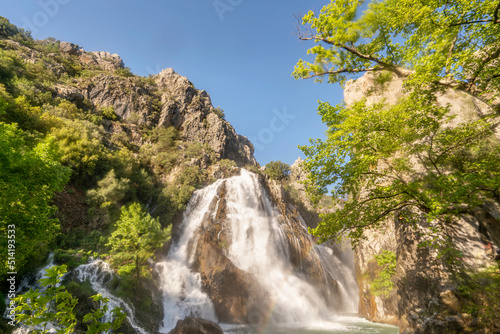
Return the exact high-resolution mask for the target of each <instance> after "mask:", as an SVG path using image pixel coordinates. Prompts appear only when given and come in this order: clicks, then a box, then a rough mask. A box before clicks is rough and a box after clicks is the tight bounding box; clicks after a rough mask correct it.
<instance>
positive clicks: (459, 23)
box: [448, 19, 498, 28]
mask: <svg viewBox="0 0 500 334" xmlns="http://www.w3.org/2000/svg"><path fill="white" fill-rule="evenodd" d="M486 22H493V23H498V22H495V21H494V20H491V19H490V20H476V21H466V22H458V23H453V24H450V25H449V26H448V27H449V28H451V27H456V26H462V25H466V24H474V23H486Z"/></svg>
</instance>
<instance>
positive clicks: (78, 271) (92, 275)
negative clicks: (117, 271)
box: [73, 260, 148, 334]
mask: <svg viewBox="0 0 500 334" xmlns="http://www.w3.org/2000/svg"><path fill="white" fill-rule="evenodd" d="M73 275H74V276H75V278H77V279H78V280H79V281H81V282H85V281H87V280H88V281H89V282H90V284H91V285H92V289H94V290H95V291H96V292H97V293H98V294H100V295H102V296H103V297H104V298H108V299H109V302H108V311H107V312H106V314H105V315H104V317H103V319H102V320H103V321H105V322H109V321H112V320H113V314H112V310H113V309H114V308H115V307H121V308H122V309H123V311H124V312H125V313H126V314H127V315H128V317H127V319H128V322H129V323H130V326H131V327H132V328H134V329H135V330H136V332H137V333H140V334H148V332H146V331H145V330H144V329H143V328H142V327H141V326H139V325H138V324H137V323H136V321H135V312H134V309H133V308H131V307H130V306H129V305H128V304H127V303H125V302H124V301H123V300H122V299H121V298H118V297H116V296H114V295H112V294H111V292H109V290H108V289H107V287H106V285H107V283H108V282H109V280H110V279H111V278H112V276H113V270H112V269H111V267H110V266H109V264H108V263H106V262H104V261H102V260H93V261H91V262H90V263H87V264H82V265H80V266H78V267H77V268H75V269H74V270H73Z"/></svg>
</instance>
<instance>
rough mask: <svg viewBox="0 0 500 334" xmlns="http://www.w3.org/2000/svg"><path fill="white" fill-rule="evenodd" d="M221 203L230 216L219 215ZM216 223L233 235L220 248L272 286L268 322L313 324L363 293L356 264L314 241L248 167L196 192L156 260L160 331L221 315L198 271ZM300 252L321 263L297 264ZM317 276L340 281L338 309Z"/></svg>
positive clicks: (329, 317)
mask: <svg viewBox="0 0 500 334" xmlns="http://www.w3.org/2000/svg"><path fill="white" fill-rule="evenodd" d="M222 201H224V204H225V207H224V208H222V205H223V204H222ZM222 209H224V210H225V216H224V218H221V217H219V216H217V215H220V212H219V211H221V210H222ZM214 224H219V225H221V226H222V227H221V229H220V230H219V231H218V232H217V234H216V235H215V239H216V241H217V240H221V234H223V235H224V236H226V239H227V245H226V246H225V247H221V248H222V250H221V252H222V253H223V256H224V257H225V258H227V259H229V260H230V262H231V263H232V264H233V265H234V266H235V267H236V268H237V270H240V271H241V272H243V273H245V274H246V275H248V276H247V277H251V278H254V279H255V281H256V282H258V284H259V285H260V286H261V287H262V289H263V290H264V291H266V296H267V298H268V300H269V301H270V302H269V304H270V305H271V307H270V308H266V309H264V310H263V313H266V314H265V315H263V316H265V317H266V318H267V319H266V321H269V322H272V323H275V324H293V323H295V324H308V323H311V322H318V321H329V320H332V314H334V313H335V312H346V311H350V312H352V311H355V307H357V305H356V304H357V294H358V292H357V287H356V283H355V280H354V277H353V274H352V272H351V271H350V269H349V268H347V267H346V266H345V265H344V264H343V263H342V262H341V261H340V260H339V259H337V258H336V257H335V255H334V254H333V252H332V251H331V249H328V248H327V247H323V246H317V245H315V244H314V242H313V240H312V238H311V237H310V236H309V235H308V234H307V233H306V230H305V227H304V226H303V225H302V224H301V221H300V219H299V220H296V221H295V220H294V221H292V220H291V219H289V218H287V217H285V216H284V215H283V214H282V213H280V212H279V210H277V208H276V207H274V205H273V204H272V202H271V200H270V198H269V197H268V195H267V193H266V191H265V189H264V187H263V186H262V184H261V183H260V181H259V179H258V176H257V175H255V174H253V173H250V172H248V171H246V170H244V169H242V170H241V175H239V176H234V177H231V178H228V179H224V180H218V181H217V182H215V183H214V184H212V185H210V186H208V187H206V188H204V189H201V190H198V191H196V192H195V194H194V195H193V197H192V199H191V200H190V202H189V204H188V208H187V210H186V212H185V214H184V216H183V221H182V223H181V233H180V235H179V237H178V238H177V239H176V240H175V241H174V243H173V244H172V246H171V249H170V251H169V254H168V256H167V257H166V259H165V261H163V262H160V263H158V264H157V266H156V267H157V270H158V272H159V273H160V277H161V287H162V291H163V295H164V296H163V298H164V321H163V323H162V326H161V329H160V331H161V332H163V333H166V332H168V331H169V330H170V329H172V328H173V327H175V324H176V322H177V320H179V319H183V318H184V317H186V316H197V317H202V318H205V319H209V320H213V321H217V317H216V312H215V309H214V305H213V303H212V301H211V299H210V297H209V295H208V294H207V293H206V291H204V290H205V289H203V288H202V287H203V286H204V282H203V280H202V277H201V275H200V274H199V273H196V272H194V271H193V270H192V267H193V263H195V262H196V258H195V257H196V254H197V247H200V244H201V243H203V242H207V241H206V240H202V239H203V238H202V237H200V235H204V236H205V238H208V237H206V234H203V233H205V232H204V231H205V230H209V229H211V228H212V226H213V225H214ZM293 231H295V232H294V233H295V234H294V233H291V232H293ZM296 231H298V232H296ZM296 233H299V235H296ZM297 253H299V254H301V256H299V258H300V261H309V262H308V263H309V264H310V263H313V264H314V265H315V267H314V268H313V269H311V268H310V267H313V265H309V266H306V265H302V262H300V263H299V265H297V264H294V261H292V259H293V258H294V255H293V254H297ZM296 258H297V255H295V262H297V259H296ZM304 268H305V269H304ZM311 273H312V274H314V275H312V274H311ZM310 276H314V277H313V278H311V277H310ZM205 279H206V278H205ZM351 279H352V281H350V280H351ZM314 280H316V281H319V280H323V281H324V282H334V283H335V282H336V283H335V284H337V285H335V286H337V289H338V293H337V292H335V291H333V292H332V291H329V293H330V294H332V295H334V297H335V298H330V299H336V301H337V302H339V301H340V300H344V301H343V302H342V303H340V302H339V305H340V304H342V306H341V307H340V306H338V307H337V308H336V309H335V308H334V309H332V307H331V305H330V304H331V302H329V301H328V298H326V297H325V296H324V293H323V292H322V291H326V290H325V289H329V287H328V284H326V283H325V284H324V285H325V286H326V288H324V289H323V290H321V289H319V288H318V286H316V284H314V283H313V281H314ZM334 283H332V285H334ZM353 287H354V288H353ZM332 290H334V289H332ZM336 293H337V294H336Z"/></svg>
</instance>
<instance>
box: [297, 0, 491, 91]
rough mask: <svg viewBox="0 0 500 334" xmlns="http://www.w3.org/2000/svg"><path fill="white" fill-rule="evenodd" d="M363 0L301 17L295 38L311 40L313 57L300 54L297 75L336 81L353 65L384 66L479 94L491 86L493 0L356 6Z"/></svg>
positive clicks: (353, 70) (361, 68)
mask: <svg viewBox="0 0 500 334" xmlns="http://www.w3.org/2000/svg"><path fill="white" fill-rule="evenodd" d="M363 2H364V1H361V0H356V1H348V0H341V1H331V3H330V4H329V5H326V6H325V7H323V9H322V10H321V12H320V13H318V14H315V13H313V12H312V11H311V12H309V13H308V14H307V15H305V16H304V17H303V21H302V22H303V24H304V25H306V26H308V27H310V28H311V34H310V35H306V34H302V36H301V38H302V39H303V40H312V41H315V43H316V45H315V46H314V47H312V48H311V49H309V50H308V53H310V54H312V55H314V57H315V59H314V62H312V63H311V62H307V61H304V60H300V61H299V62H298V64H297V66H296V67H295V71H294V73H293V75H294V76H295V77H296V78H307V77H312V76H314V77H316V78H317V79H318V80H319V81H321V80H322V77H323V76H326V77H328V82H340V83H343V82H344V81H345V80H346V78H347V76H354V75H356V74H357V73H360V72H366V71H378V70H388V71H391V72H393V73H395V74H397V75H398V76H406V77H408V79H409V82H411V83H414V84H417V85H420V84H422V83H431V84H433V85H436V84H437V85H441V86H444V87H454V88H459V89H465V90H467V91H469V92H471V93H473V92H475V94H477V95H482V96H484V97H485V98H486V99H489V98H492V96H490V95H489V94H490V93H492V92H493V94H497V93H498V91H499V89H498V88H499V84H500V78H499V77H498V76H497V74H498V67H497V66H496V65H494V64H495V59H496V58H497V57H498V51H497V50H498V47H499V44H498V36H500V25H499V24H498V8H497V5H498V3H497V1H493V0H488V1H483V0H473V1H469V0H458V1H453V2H452V3H443V2H440V1H434V2H414V1H410V0H404V1H396V0H383V1H376V2H371V3H370V4H369V5H368V9H367V10H366V11H364V12H363V13H359V10H360V7H361V6H362V5H363ZM495 21H496V22H495ZM398 37H399V39H396V38H398ZM429 88H432V87H429Z"/></svg>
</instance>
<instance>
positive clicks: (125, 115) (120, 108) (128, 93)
mask: <svg viewBox="0 0 500 334" xmlns="http://www.w3.org/2000/svg"><path fill="white" fill-rule="evenodd" d="M81 93H82V95H83V96H84V97H85V98H87V99H88V100H90V101H91V102H92V103H93V104H94V105H95V106H96V107H97V108H100V107H108V106H112V107H113V108H114V110H115V112H116V114H117V115H118V116H119V117H120V118H122V119H125V120H130V119H132V118H136V119H135V120H134V121H135V122H137V123H139V124H141V123H146V121H147V120H148V116H149V115H150V114H151V111H152V105H151V103H152V101H153V88H152V87H150V86H145V87H140V86H138V85H137V83H136V82H135V80H134V79H133V78H122V77H118V76H114V75H106V74H101V75H98V76H96V77H93V78H91V79H90V80H88V81H86V82H85V83H82V90H81Z"/></svg>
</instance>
